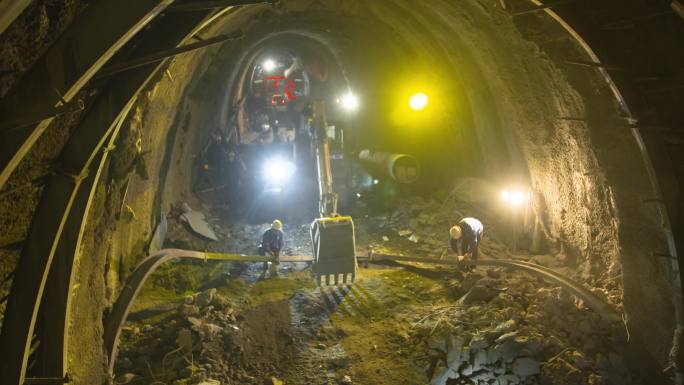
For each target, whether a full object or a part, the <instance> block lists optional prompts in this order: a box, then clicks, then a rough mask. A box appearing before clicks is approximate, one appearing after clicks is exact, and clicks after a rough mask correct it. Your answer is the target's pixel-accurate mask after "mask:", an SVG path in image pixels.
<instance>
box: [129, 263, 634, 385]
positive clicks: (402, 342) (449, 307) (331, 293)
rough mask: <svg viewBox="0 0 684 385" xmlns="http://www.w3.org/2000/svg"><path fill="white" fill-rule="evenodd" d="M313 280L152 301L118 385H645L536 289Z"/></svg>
mask: <svg viewBox="0 0 684 385" xmlns="http://www.w3.org/2000/svg"><path fill="white" fill-rule="evenodd" d="M176 267H177V268H187V266H185V267H184V266H176ZM302 267H303V266H297V267H295V268H293V269H292V270H291V271H289V272H287V271H286V270H289V269H288V268H287V267H284V266H283V267H282V268H281V273H280V275H279V277H276V278H268V279H265V280H258V281H251V282H250V279H249V277H251V276H252V274H251V273H250V269H246V270H242V272H235V269H234V270H233V271H234V272H235V273H236V274H237V277H236V276H233V275H231V276H226V275H225V274H219V275H218V276H219V278H215V279H213V280H209V281H208V282H207V283H205V286H206V285H207V284H208V285H209V286H215V287H212V288H206V289H205V290H204V291H199V292H197V293H195V294H194V295H189V296H187V297H185V298H184V299H183V300H182V301H181V303H180V304H175V305H173V306H172V307H169V306H160V305H161V304H162V303H164V302H163V301H162V300H160V298H161V296H158V297H156V298H155V293H154V291H153V290H148V292H147V293H145V294H144V295H143V298H142V301H141V302H140V303H139V304H138V305H137V308H138V309H137V311H136V312H134V314H132V317H131V318H132V320H133V321H132V322H129V323H128V324H127V326H126V329H125V331H124V336H123V341H122V342H123V344H122V352H121V354H120V356H119V360H118V361H117V368H118V369H117V373H118V374H119V376H118V378H117V382H118V383H122V382H126V381H129V380H130V382H129V383H138V384H153V383H157V384H159V383H163V384H178V385H180V384H201V383H203V381H204V383H205V384H217V383H222V384H264V383H269V384H273V383H275V384H278V383H280V382H278V381H282V382H283V383H285V384H346V383H353V384H369V385H370V384H428V383H434V384H453V383H464V384H538V383H539V384H628V383H631V379H630V378H629V376H628V375H627V373H626V369H625V366H624V364H623V363H622V358H621V356H620V354H619V353H618V352H619V349H620V348H619V346H620V344H621V342H620V341H621V338H622V337H621V334H620V330H619V329H615V325H606V324H604V323H603V322H602V321H601V320H600V318H599V317H597V316H596V315H595V314H594V313H592V312H590V311H588V310H586V309H583V308H582V307H581V305H579V304H577V303H576V302H575V301H574V300H573V299H572V298H571V297H569V296H566V295H564V294H563V293H562V292H561V291H560V290H559V289H558V288H553V287H548V286H546V285H545V284H543V283H541V282H538V281H536V280H534V279H531V278H529V277H526V276H523V275H520V274H517V273H508V272H505V271H501V270H488V271H477V272H473V273H468V274H465V275H464V274H462V273H460V272H458V271H455V270H447V269H444V270H435V269H434V268H428V267H427V266H403V267H398V266H380V267H372V268H369V269H363V270H362V271H361V273H360V274H359V278H358V279H357V281H356V282H355V283H354V285H351V286H337V287H323V288H317V287H315V286H314V285H313V283H312V280H311V279H310V277H309V274H308V270H306V269H302ZM200 268H204V267H200ZM193 269H198V267H197V266H194V267H193ZM206 269H210V268H209V267H206ZM212 270H216V267H213V268H212ZM251 270H254V269H251ZM214 273H215V272H214ZM240 275H247V277H248V279H243V278H240V277H239V276H240ZM220 281H223V282H222V283H220ZM157 294H159V293H157ZM153 303H154V304H155V305H153V306H151V308H155V307H156V308H157V313H156V314H155V312H154V311H152V312H151V311H150V308H149V307H147V306H148V305H149V304H153ZM146 304H147V305H146ZM146 307H147V308H146ZM448 378H454V379H455V378H460V379H461V380H462V382H452V381H453V380H450V382H447V379H448ZM211 380H214V381H217V382H211ZM431 381H432V382H431Z"/></svg>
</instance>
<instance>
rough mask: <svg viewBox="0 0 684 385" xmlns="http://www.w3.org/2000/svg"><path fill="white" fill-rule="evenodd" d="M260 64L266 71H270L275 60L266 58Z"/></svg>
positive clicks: (274, 64)
mask: <svg viewBox="0 0 684 385" xmlns="http://www.w3.org/2000/svg"><path fill="white" fill-rule="evenodd" d="M261 66H262V67H263V68H264V70H265V71H266V72H271V71H273V70H274V69H275V68H276V62H275V61H274V60H273V59H266V60H264V63H263V64H262V65H261Z"/></svg>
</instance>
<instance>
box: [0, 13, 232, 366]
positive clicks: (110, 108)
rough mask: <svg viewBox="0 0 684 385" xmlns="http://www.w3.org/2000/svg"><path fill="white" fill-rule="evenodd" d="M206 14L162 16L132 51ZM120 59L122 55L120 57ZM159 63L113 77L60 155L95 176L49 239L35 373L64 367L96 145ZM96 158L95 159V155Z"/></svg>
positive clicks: (154, 44) (174, 36) (168, 40)
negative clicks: (51, 253) (49, 259)
mask: <svg viewBox="0 0 684 385" xmlns="http://www.w3.org/2000/svg"><path fill="white" fill-rule="evenodd" d="M210 13H211V12H210V11H200V12H195V13H189V14H185V15H182V16H180V15H179V16H177V17H169V18H166V19H164V20H163V21H162V22H160V24H159V25H156V26H155V28H154V29H153V30H151V31H149V32H146V34H145V36H144V39H143V41H142V42H139V44H138V48H137V49H136V50H134V52H133V54H136V55H144V54H146V53H148V52H154V51H155V50H156V49H158V46H159V45H160V44H161V45H169V46H175V45H177V44H179V43H180V42H182V41H183V40H187V39H188V38H190V37H191V36H192V35H194V34H195V33H197V32H198V31H199V30H201V29H202V28H204V26H206V24H207V23H209V22H210V21H213V20H214V19H215V17H217V16H218V15H214V16H213V17H211V18H207V16H208V15H209V14H210ZM219 14H220V13H219ZM120 59H122V60H124V58H120ZM160 66H161V63H154V64H153V65H146V66H142V67H139V68H136V69H135V70H131V71H128V72H127V73H125V74H120V75H117V76H114V77H113V78H112V85H111V86H110V87H109V88H108V89H106V90H105V93H104V94H103V95H101V96H100V97H99V98H98V99H97V100H96V102H95V104H94V105H93V106H92V107H91V108H90V109H89V110H88V111H87V112H86V113H85V116H84V118H83V120H82V121H81V123H80V124H79V126H78V127H77V128H76V130H75V132H74V133H73V135H72V138H71V139H70V141H69V142H68V143H67V145H66V146H65V147H64V150H63V152H62V155H61V156H60V161H61V162H60V163H61V164H62V168H63V169H64V170H65V172H66V173H69V174H72V173H73V174H76V173H80V172H82V170H86V169H87V167H88V165H90V167H91V172H92V173H93V174H94V176H95V178H94V179H91V178H88V179H87V181H88V184H85V183H84V185H82V186H80V188H77V189H74V191H73V192H72V193H73V194H75V195H76V198H75V199H74V203H73V204H72V206H71V207H70V210H68V211H63V212H62V215H63V216H64V217H65V218H66V224H65V225H64V229H63V230H62V233H61V236H60V238H59V239H55V240H54V242H55V243H57V247H56V250H55V254H54V257H53V258H54V260H53V262H52V263H51V266H50V267H49V269H50V272H49V275H48V281H47V283H46V285H47V286H46V292H45V295H44V296H43V297H42V299H41V298H39V299H38V301H41V302H40V313H39V314H40V315H41V319H40V320H41V327H40V328H38V336H39V340H40V342H41V344H40V348H39V350H38V352H37V356H36V361H37V364H38V365H37V368H36V369H37V373H36V374H39V375H40V376H41V377H47V378H63V377H64V375H65V374H66V371H67V362H66V358H67V353H68V348H69V335H68V325H69V319H70V313H71V306H70V290H71V287H72V285H73V282H74V277H73V271H74V263H75V262H77V259H76V258H77V253H78V251H79V245H80V244H81V241H82V239H83V236H84V229H85V221H86V218H87V215H88V209H89V206H90V202H91V200H92V197H93V195H94V193H95V189H96V188H97V185H96V183H97V180H98V179H99V175H100V174H101V173H102V170H103V168H104V166H105V164H106V158H107V155H106V153H105V154H104V155H101V152H100V149H101V148H102V146H103V145H104V143H105V140H106V138H107V137H109V138H110V139H109V140H108V144H109V145H108V146H107V147H110V146H111V145H113V144H114V140H116V137H117V135H118V131H119V129H120V126H121V124H122V123H123V119H124V117H125V116H126V115H127V114H128V111H129V110H130V108H131V106H132V105H133V102H134V101H135V98H136V95H138V94H139V92H140V90H141V89H142V88H143V87H144V86H145V85H146V84H147V83H148V81H149V80H150V79H151V77H152V76H153V75H154V74H155V73H156V72H157V70H158V69H159V68H160ZM113 122H118V124H116V125H114V124H113ZM98 157H101V159H100V160H98ZM41 199H42V200H47V201H50V202H53V209H56V211H60V209H61V208H62V207H64V206H60V205H55V203H57V202H56V201H55V199H54V197H51V196H47V195H44V196H43V197H41ZM55 206H56V207H55ZM36 218H38V217H36ZM8 314H9V313H8ZM1 349H2V347H1V346H0V351H1Z"/></svg>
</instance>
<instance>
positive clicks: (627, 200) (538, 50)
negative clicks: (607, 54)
mask: <svg viewBox="0 0 684 385" xmlns="http://www.w3.org/2000/svg"><path fill="white" fill-rule="evenodd" d="M238 13H240V16H243V17H237V15H233V17H231V19H230V20H229V21H225V22H224V23H226V27H228V28H230V29H233V28H235V27H236V25H239V24H242V26H241V28H242V30H243V31H244V32H245V34H246V40H249V39H255V40H258V37H259V36H263V35H264V34H265V33H271V32H273V31H275V32H277V31H279V30H288V29H290V28H297V29H302V26H305V28H304V30H309V31H312V33H316V34H321V35H322V36H329V41H330V44H331V49H332V50H334V51H337V52H339V53H338V55H337V56H338V57H340V58H343V60H344V61H345V63H344V68H346V69H347V72H348V76H349V79H350V84H351V87H352V88H356V87H355V85H356V84H364V85H366V84H367V85H372V86H365V87H364V88H369V89H370V88H373V87H375V88H377V89H381V90H383V89H385V90H386V89H387V88H388V85H389V84H392V83H393V82H396V81H397V79H403V78H404V74H406V75H405V76H406V77H410V75H411V74H412V73H415V72H424V71H430V72H432V73H433V74H441V76H437V77H438V78H440V79H442V82H443V83H449V84H453V88H450V90H451V92H452V93H449V92H447V93H446V94H448V95H455V97H454V99H455V100H454V102H455V103H454V104H456V106H450V107H453V109H447V110H445V118H444V119H441V120H439V121H438V123H437V124H435V125H436V126H438V127H437V128H438V129H440V130H442V131H434V132H437V134H432V135H434V136H435V137H440V135H446V136H448V137H451V138H452V139H450V141H446V140H442V141H441V142H445V143H446V144H449V145H452V146H453V147H454V148H459V147H458V146H462V145H463V143H467V144H471V145H472V144H473V143H476V145H475V146H473V147H476V148H477V151H475V152H474V153H470V154H468V155H470V157H468V156H462V152H460V153H457V154H454V153H448V152H445V153H443V154H442V155H443V157H438V158H436V159H434V164H447V165H448V167H449V168H451V167H452V166H454V164H453V163H457V164H458V165H463V164H465V165H470V163H469V162H471V163H472V167H474V168H475V169H476V170H477V172H474V173H472V174H471V175H472V176H476V177H479V178H482V179H485V180H488V181H489V182H491V183H492V184H495V185H498V184H506V183H509V182H510V181H509V179H514V180H515V182H521V181H522V182H523V183H526V184H529V185H530V186H531V187H532V188H533V189H534V191H535V192H536V193H537V198H538V199H539V203H540V207H546V209H545V210H544V212H543V214H542V215H541V217H542V223H541V224H542V226H544V227H545V229H546V231H547V233H548V234H547V236H548V238H549V239H548V241H549V247H550V249H552V250H553V249H557V250H559V251H560V250H562V251H563V253H562V254H563V255H566V256H568V257H569V258H570V259H574V260H575V262H576V265H577V267H578V270H579V272H580V273H581V276H582V277H583V279H584V281H585V282H587V283H589V284H591V285H592V286H594V287H597V288H601V289H605V290H606V292H607V293H608V295H610V296H611V297H612V298H613V300H616V302H620V301H619V297H620V296H621V295H622V292H623V290H624V308H625V311H626V312H627V314H628V316H629V325H630V330H631V331H632V332H633V333H634V332H635V331H636V333H635V334H637V335H638V334H639V333H641V335H640V336H638V337H640V338H641V339H643V341H644V342H645V345H646V347H647V349H648V351H649V352H650V353H651V354H652V355H653V356H654V357H656V358H657V359H658V361H660V362H661V363H664V362H665V361H666V360H667V353H668V350H669V343H670V341H671V339H672V331H673V329H674V327H675V325H676V320H675V309H674V306H675V304H676V306H678V305H679V304H678V303H676V302H675V304H673V298H677V296H676V295H679V293H676V295H675V296H673V293H672V292H673V290H676V289H677V288H678V284H672V282H671V281H670V277H671V276H673V275H674V272H673V271H672V269H671V266H670V265H668V264H667V261H666V260H665V259H658V258H652V257H650V256H651V255H652V253H653V252H654V251H656V252H658V251H659V252H662V253H667V252H668V245H667V239H666V237H665V235H664V234H663V232H662V230H661V221H662V218H660V217H659V214H658V212H657V211H656V210H655V209H653V208H649V207H645V206H643V205H642V204H641V200H642V199H644V197H652V196H654V195H656V196H657V194H656V193H654V192H653V190H652V187H651V186H650V184H648V183H644V181H647V180H649V176H648V170H647V166H645V165H644V163H643V159H642V157H641V153H640V151H639V148H638V145H637V143H636V142H635V140H634V138H633V137H632V134H631V133H630V132H628V131H626V130H618V129H616V127H620V126H622V125H623V115H622V111H621V108H620V106H619V104H618V103H617V102H616V100H615V98H614V95H613V94H612V92H611V90H610V87H609V85H607V84H606V83H605V79H603V78H602V76H601V75H600V73H598V72H597V71H588V70H586V69H582V70H577V69H568V68H567V67H566V66H563V65H561V64H559V63H558V60H557V56H554V55H558V54H562V55H567V56H568V57H573V58H578V59H580V60H581V59H586V52H584V51H583V50H582V49H581V47H580V46H579V45H578V44H577V43H576V42H575V41H574V40H573V39H571V37H570V36H569V35H568V34H567V32H566V31H564V30H563V29H562V28H561V27H560V26H559V25H558V24H557V23H556V22H555V21H553V20H551V19H550V18H548V16H545V15H540V16H539V19H538V20H536V21H535V23H536V24H535V25H533V26H521V25H519V24H516V23H515V21H514V20H511V18H510V16H509V14H508V13H507V12H505V11H504V10H502V9H500V8H499V7H498V6H497V5H496V4H483V3H480V2H477V1H466V2H460V3H459V4H451V3H450V2H447V1H431V2H429V4H428V2H421V3H419V4H415V2H411V1H403V0H392V1H383V2H370V3H369V2H362V1H355V2H345V3H344V4H343V6H342V5H339V4H338V2H335V1H324V2H315V3H313V2H310V1H289V2H286V3H284V4H282V5H281V6H280V7H279V8H277V9H276V10H272V9H271V8H270V7H266V6H255V7H247V8H244V9H243V10H240V11H238ZM241 19H242V20H244V22H243V23H241V22H240V20H241ZM269 30H270V31H269ZM540 31H543V32H544V34H546V36H545V37H544V39H540V38H539V34H540ZM253 36H255V37H256V38H255V37H253ZM549 36H553V37H549ZM359 39H363V40H359ZM545 39H547V40H546V41H549V40H553V39H555V40H556V42H560V43H558V44H554V45H553V46H552V47H551V48H549V47H547V46H543V45H540V43H539V40H545ZM359 41H362V43H363V44H361V46H362V47H373V48H374V50H373V51H368V50H362V49H359V46H358V42H359ZM239 50H240V47H238V46H236V45H231V44H226V46H224V48H222V49H221V50H220V51H219V53H218V55H221V54H234V53H236V52H239ZM196 55H204V54H203V53H201V52H200V53H196ZM387 58H391V59H392V63H391V64H392V71H391V72H392V76H388V73H389V72H390V71H386V70H385V71H383V69H386V67H384V65H386V64H387ZM416 58H421V60H420V62H418V61H417V60H416V61H415V62H414V61H413V59H416ZM383 59H384V60H383ZM233 64H234V63H233V62H232V61H231V60H226V62H225V63H223V65H224V66H225V71H223V73H224V74H223V75H222V76H227V74H230V73H231V70H232V67H231V66H232V65H233ZM190 68H194V67H190ZM211 73H212V74H214V75H215V74H216V71H212V72H211ZM397 74H399V75H397ZM198 76H199V75H198ZM227 80H228V79H227V78H225V77H224V79H223V81H224V84H228V82H227ZM359 93H360V94H361V95H362V97H364V101H368V102H369V103H371V101H372V100H373V99H375V98H374V97H373V96H372V95H364V92H363V90H360V92H359ZM391 93H392V91H391V90H386V91H385V93H384V94H383V95H386V94H391ZM441 96H443V95H441ZM216 98H220V99H221V100H224V99H223V95H221V94H219V93H217V94H216ZM388 104H389V103H388ZM223 105H224V106H225V105H226V104H225V103H224V104H223ZM378 108H379V110H380V111H386V110H385V108H387V106H386V105H382V104H381V103H380V104H379V105H378ZM369 115H371V114H369ZM373 115H374V116H366V115H361V116H360V117H359V121H360V122H364V121H367V122H368V124H367V125H368V126H369V127H386V126H389V127H391V129H394V130H396V132H397V133H400V132H401V131H400V129H399V128H397V126H396V125H395V124H392V122H389V121H387V120H385V118H384V116H386V115H387V114H373ZM211 119H213V120H214V121H215V122H217V123H218V124H221V122H222V119H225V114H218V113H217V114H216V115H215V116H214V117H212V118H211ZM208 120H209V119H208ZM223 124H224V125H225V121H223ZM206 133H207V132H206V128H205V129H204V130H203V129H198V131H197V132H196V133H195V134H196V135H206ZM195 134H193V135H195ZM384 134H385V133H384V132H383V133H382V134H380V135H384ZM407 135H408V136H409V137H410V136H411V135H421V134H420V133H415V132H412V133H408V134H407ZM397 137H399V138H401V137H402V136H401V135H399V134H397ZM199 142H200V141H199V140H193V144H195V145H197V144H198V143H199ZM398 142H401V141H400V140H398ZM418 143H421V142H418ZM425 143H426V142H422V144H425ZM427 143H430V142H429V141H428V142H427ZM396 145H397V146H401V145H402V143H397V144H396ZM174 148H176V147H174ZM446 148H449V146H446ZM194 150H196V148H191V147H190V146H188V147H186V150H180V151H194ZM464 150H466V149H465V148H464ZM174 151H176V150H174ZM454 152H457V151H454ZM152 156H154V157H162V156H163V154H152ZM455 159H456V161H454V160H455ZM472 159H475V160H476V161H475V162H472ZM159 164H161V162H160V163H159ZM465 169H466V171H467V169H469V167H465ZM458 172H459V173H464V174H467V172H464V170H463V169H459V170H458ZM511 175H513V176H514V178H508V177H509V176H511ZM452 176H453V177H456V176H458V173H457V174H456V175H452ZM185 178H187V173H183V174H182V175H181V173H179V172H178V170H176V169H175V168H174V166H171V169H170V171H169V177H168V179H167V180H166V185H167V186H168V185H169V184H174V183H181V182H183V181H184V180H185ZM147 209H148V210H150V212H153V211H154V210H155V208H154V207H148V208H147ZM639 235H641V236H639ZM647 257H648V258H647Z"/></svg>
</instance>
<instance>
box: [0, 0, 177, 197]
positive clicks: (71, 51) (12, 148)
mask: <svg viewBox="0 0 684 385" xmlns="http://www.w3.org/2000/svg"><path fill="white" fill-rule="evenodd" d="M172 2H173V0H118V1H98V2H94V3H93V4H91V5H90V6H88V7H87V8H86V9H85V10H84V11H83V14H81V15H80V16H79V17H78V19H76V20H75V21H74V22H73V23H72V24H71V25H70V26H69V28H68V29H67V31H66V32H64V33H63V34H62V35H61V36H60V37H59V39H58V40H57V41H56V42H55V44H53V45H52V46H51V47H50V48H49V49H48V51H47V52H46V53H45V54H44V55H43V56H42V57H41V58H40V59H38V61H37V62H36V63H35V64H34V65H33V67H32V68H31V69H30V70H29V71H28V72H27V73H26V74H25V75H24V77H23V80H22V81H21V82H20V83H19V84H18V85H17V86H16V87H15V88H13V89H12V90H10V92H9V93H8V94H7V95H6V96H5V97H4V98H3V99H2V100H0V116H2V117H3V121H4V122H0V127H1V128H0V129H1V130H2V131H1V132H0V188H1V187H2V186H3V185H4V184H5V182H6V181H7V179H8V178H9V176H10V175H11V174H12V171H14V169H15V168H16V167H17V166H18V165H19V163H20V162H21V160H22V159H23V158H24V156H26V154H27V153H28V151H29V150H30V148H31V147H32V146H33V144H34V143H35V142H36V140H38V138H39V137H40V136H41V134H42V133H43V132H44V131H45V129H46V128H47V126H48V125H49V124H50V122H51V121H52V118H48V119H46V120H42V121H40V122H39V123H38V124H29V125H27V126H25V127H21V128H19V127H16V126H15V125H14V124H15V123H16V122H23V121H27V119H28V121H31V117H34V116H37V115H42V114H45V113H46V112H48V111H51V110H53V109H54V108H55V107H59V106H61V105H63V104H65V103H68V102H69V101H71V99H72V98H73V97H74V96H75V95H76V94H77V93H78V92H79V91H80V90H81V89H82V88H83V86H84V85H85V84H86V83H87V82H88V80H90V78H91V77H92V76H93V75H95V73H96V72H97V71H98V70H99V69H100V68H101V67H102V66H103V65H104V64H105V63H106V62H107V61H108V60H109V59H110V58H111V57H112V55H114V53H115V52H116V51H118V50H119V49H120V48H121V47H123V45H124V44H125V43H126V42H127V41H128V40H129V39H130V38H131V37H133V36H134V35H135V34H136V33H138V31H140V29H141V28H143V27H144V26H145V25H147V24H148V23H149V22H150V21H151V20H152V19H154V18H155V17H156V16H157V15H158V14H159V13H160V12H161V11H163V10H164V9H165V8H166V7H167V6H168V5H169V4H171V3H172ZM7 122H10V123H9V124H6V123H7ZM12 122H15V123H12Z"/></svg>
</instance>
